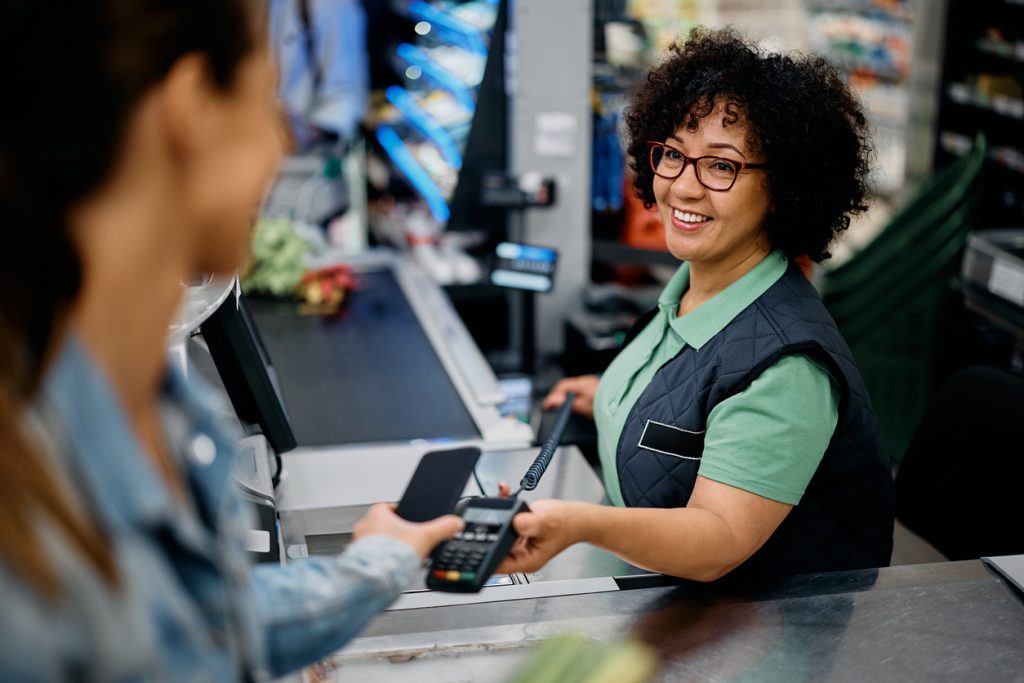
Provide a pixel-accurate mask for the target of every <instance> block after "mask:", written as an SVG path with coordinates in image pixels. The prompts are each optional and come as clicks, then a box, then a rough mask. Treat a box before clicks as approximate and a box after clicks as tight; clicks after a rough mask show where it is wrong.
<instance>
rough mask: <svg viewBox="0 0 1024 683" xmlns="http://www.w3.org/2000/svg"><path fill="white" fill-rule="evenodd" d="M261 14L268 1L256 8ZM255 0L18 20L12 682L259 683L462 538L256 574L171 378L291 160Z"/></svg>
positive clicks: (148, 2) (384, 544) (12, 186)
mask: <svg viewBox="0 0 1024 683" xmlns="http://www.w3.org/2000/svg"><path fill="white" fill-rule="evenodd" d="M261 5H262V8H261ZM265 14H266V6H265V3H259V2H255V1H254V0H116V1H115V0H105V1H103V0H93V1H90V2H83V1H81V0H68V1H66V2H59V3H53V2H46V3H43V2H38V0H8V1H6V2H4V3H3V4H2V5H0V64H3V69H4V76H3V83H4V88H3V90H4V97H5V99H4V105H3V107H0V243H2V247H0V605H2V608H0V680H3V681H64V680H75V681H142V680H145V681H149V680H160V681H232V680H264V679H267V678H269V677H271V676H274V675H279V674H283V673H286V672H288V671H292V670H295V669H297V668H299V667H301V666H303V665H306V664H309V663H312V662H314V661H316V660H317V659H319V658H321V657H323V656H325V655H327V654H328V653H330V652H332V651H334V650H336V649H337V648H339V647H340V646H341V645H342V644H344V643H345V642H346V641H347V640H348V639H349V638H351V637H352V636H353V635H354V634H355V633H357V632H358V631H359V630H360V629H361V628H362V627H363V626H364V625H365V624H366V623H367V622H368V621H369V619H370V618H372V617H373V616H374V615H375V614H377V613H378V612H380V610H382V609H383V608H384V607H385V606H386V605H387V604H388V603H389V602H391V601H392V600H393V599H394V598H395V597H397V595H398V594H399V592H400V591H401V590H402V589H403V588H405V587H406V586H407V585H408V584H409V583H410V582H411V580H412V579H413V578H414V577H415V576H417V574H418V572H419V569H420V566H421V562H422V559H423V557H424V556H425V555H426V554H427V553H428V552H429V551H430V549H431V548H432V547H433V546H435V545H436V544H437V543H439V542H440V541H442V540H443V539H445V538H448V537H450V536H451V535H453V534H454V533H455V532H456V531H458V530H459V529H460V528H461V527H462V522H461V520H459V519H458V518H456V517H454V516H447V517H443V518H440V519H438V520H434V521H433V522H430V523H426V524H411V523H408V522H405V521H403V520H401V519H399V518H398V517H397V516H396V515H395V514H394V512H392V510H391V509H390V508H388V507H387V506H377V507H375V508H373V509H372V510H371V511H370V513H369V514H368V515H367V516H366V517H365V518H364V519H363V520H361V521H360V522H359V523H358V524H357V526H356V528H355V537H356V540H355V542H354V543H352V544H351V546H350V547H349V549H348V550H347V551H346V552H344V553H342V554H341V555H340V556H338V557H336V558H334V559H326V558H320V559H311V560H308V561H305V562H297V563H292V564H290V565H289V566H288V567H281V566H271V565H262V566H259V567H256V568H252V567H250V566H249V564H248V563H247V559H246V556H245V553H244V551H243V544H242V538H243V530H244V526H243V525H244V516H243V511H242V508H241V507H240V503H239V499H238V498H237V496H236V495H235V490H234V484H233V481H232V478H231V475H230V472H231V460H232V453H233V443H234V439H233V436H232V435H230V434H228V433H226V432H225V431H224V430H223V428H222V427H221V426H220V425H219V424H218V423H217V421H216V420H215V419H214V414H215V411H214V409H213V408H212V407H211V399H210V396H209V395H207V394H206V393H205V392H202V391H200V390H199V389H198V388H197V387H196V386H194V385H193V384H192V383H191V382H190V383H186V382H185V381H184V379H183V378H182V376H181V375H180V374H178V373H176V372H173V371H171V369H170V368H169V367H168V365H167V363H166V360H165V344H166V335H167V330H168V325H169V324H170V322H171V320H172V318H173V316H174V314H175V310H176V308H177V307H178V305H179V303H180V300H181V297H182V291H183V290H182V286H181V282H182V281H184V280H187V279H190V278H191V277H192V276H193V275H194V274H195V273H197V272H200V271H202V272H214V273H228V272H232V271H234V270H235V269H236V268H237V267H238V266H239V262H240V260H241V258H242V255H243V253H244V252H245V249H246V245H247V242H248V235H249V226H250V225H251V220H252V216H253V214H254V212H255V210H256V208H257V206H258V205H259V202H260V198H261V195H262V193H263V191H264V190H265V187H266V184H267V182H268V181H269V180H270V178H271V176H272V175H273V173H274V171H275V168H276V165H277V162H278V160H279V157H280V154H281V149H280V144H279V142H278V140H279V139H280V136H279V133H280V130H279V129H278V126H279V124H280V122H281V117H280V115H279V114H278V112H277V111H276V108H275V102H274V77H273V76H274V71H273V65H272V62H271V60H270V58H269V56H268V49H267V47H266V46H267V43H268V40H267V37H266V34H265V31H266V28H265V26H264V23H265V21H264V15H265Z"/></svg>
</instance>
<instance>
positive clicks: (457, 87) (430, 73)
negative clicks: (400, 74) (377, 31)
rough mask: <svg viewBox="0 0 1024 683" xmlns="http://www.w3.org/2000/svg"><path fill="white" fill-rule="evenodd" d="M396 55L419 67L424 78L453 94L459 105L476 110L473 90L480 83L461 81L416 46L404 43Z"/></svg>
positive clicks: (396, 49)
mask: <svg viewBox="0 0 1024 683" xmlns="http://www.w3.org/2000/svg"><path fill="white" fill-rule="evenodd" d="M395 54H396V55H397V56H398V57H399V59H401V60H402V61H404V62H405V63H406V64H409V65H410V66H415V67H418V68H419V69H420V70H421V71H422V73H423V75H424V76H426V77H427V78H429V79H430V80H432V81H433V82H434V83H437V84H438V85H439V86H440V87H442V88H444V89H445V90H447V91H448V92H449V93H451V95H452V96H453V97H454V98H455V99H456V101H458V103H459V105H461V106H462V107H464V108H465V109H467V110H469V111H471V112H472V111H475V110H476V101H475V99H474V97H473V92H472V89H473V88H474V87H475V86H476V85H478V83H466V82H464V81H462V80H460V79H459V78H458V77H457V76H455V74H453V73H451V72H450V71H448V70H447V69H445V68H444V67H443V66H441V65H440V64H438V63H437V62H436V61H434V60H433V59H431V57H430V55H428V54H427V52H425V51H424V50H422V49H421V48H418V47H416V46H415V45H410V44H409V43H402V44H401V45H399V46H398V47H397V48H395Z"/></svg>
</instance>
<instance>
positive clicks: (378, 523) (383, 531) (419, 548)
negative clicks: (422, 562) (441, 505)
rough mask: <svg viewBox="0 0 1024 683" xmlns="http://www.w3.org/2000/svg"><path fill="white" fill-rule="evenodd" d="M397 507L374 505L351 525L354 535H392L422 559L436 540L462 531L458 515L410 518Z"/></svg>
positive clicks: (355, 536) (356, 536)
mask: <svg viewBox="0 0 1024 683" xmlns="http://www.w3.org/2000/svg"><path fill="white" fill-rule="evenodd" d="M396 507H397V506H396V505H394V504H387V503H377V504H376V505H374V506H372V507H371V508H370V510H369V511H368V512H367V513H366V516H365V517H363V518H362V519H360V520H359V521H358V522H356V524H355V526H354V527H353V528H352V538H353V539H355V540H359V539H360V538H364V537H366V536H390V537H391V538H396V539H398V540H399V541H402V542H404V543H405V544H407V545H408V546H410V547H411V548H412V549H413V550H415V551H416V554H417V555H419V556H420V559H426V557H427V555H429V554H430V551H431V550H433V549H434V548H435V547H436V546H437V544H439V543H440V542H441V541H445V540H448V539H449V538H451V537H452V536H454V535H455V534H456V533H458V532H459V531H462V527H463V526H464V524H463V521H462V518H461V517H458V516H457V515H444V516H443V517H438V518H437V519H432V520H430V521H429V522H422V523H416V522H409V521H406V520H404V519H402V518H401V517H399V516H398V515H396V514H395V508H396Z"/></svg>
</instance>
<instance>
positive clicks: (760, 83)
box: [625, 28, 871, 262]
mask: <svg viewBox="0 0 1024 683" xmlns="http://www.w3.org/2000/svg"><path fill="white" fill-rule="evenodd" d="M718 105H724V106H725V116H724V118H723V125H735V124H737V123H742V124H745V125H746V126H747V135H746V138H747V142H748V143H749V144H750V146H751V148H752V149H753V150H754V151H755V152H758V153H760V154H761V155H763V157H764V160H765V161H767V162H768V167H767V168H766V169H765V182H766V183H767V189H768V192H769V195H770V197H771V209H770V210H769V214H768V217H767V219H766V221H765V224H764V230H765V233H766V235H767V237H768V239H769V240H770V241H771V243H772V245H773V246H774V247H776V248H778V249H781V250H782V251H783V252H784V253H785V254H786V255H787V256H789V257H791V258H792V257H794V256H800V255H807V256H809V257H810V258H811V259H812V260H814V261H816V262H820V261H823V260H825V259H827V258H829V256H831V254H829V252H828V245H829V243H831V242H832V240H833V239H834V238H835V236H836V235H838V234H839V233H840V232H842V231H843V230H845V229H846V228H847V227H849V225H850V216H851V215H853V214H855V213H858V212H860V211H863V210H864V209H866V208H867V207H866V205H865V200H866V198H867V193H868V188H867V175H868V170H869V158H870V155H871V147H870V143H869V142H868V133H867V122H866V120H865V117H864V112H863V110H862V109H861V105H860V102H859V101H858V100H857V98H856V96H854V94H853V93H852V92H851V91H850V89H849V88H848V87H847V86H846V84H845V83H844V82H843V80H842V79H841V78H840V76H839V74H838V73H837V72H836V70H835V68H834V67H832V65H831V64H829V63H828V62H827V61H825V60H824V59H822V58H821V57H816V56H813V55H797V56H787V55H779V54H764V53H762V52H761V51H760V50H759V49H758V48H757V47H756V46H754V45H752V44H751V43H749V42H748V41H746V40H744V39H743V38H742V37H741V36H740V35H739V34H738V33H736V32H735V31H734V30H732V29H721V30H708V29H702V28H698V29H694V30H693V31H692V32H691V33H690V35H689V38H688V39H687V40H686V41H685V42H677V43H675V44H674V45H673V46H672V47H671V48H670V53H669V57H668V59H666V60H665V61H664V62H662V63H661V64H660V65H659V66H657V67H656V68H654V69H653V70H652V71H651V72H650V73H649V74H648V75H647V79H646V81H645V82H644V83H642V84H641V85H640V86H639V87H638V88H637V89H636V90H635V91H634V93H633V95H632V98H631V102H630V105H629V107H628V108H627V110H626V113H625V120H626V126H627V129H628V133H629V144H628V147H627V153H628V155H629V165H630V168H632V169H633V172H634V176H633V186H634V188H635V190H636V193H637V196H639V197H640V199H641V200H643V203H644V206H646V207H647V208H650V207H651V206H652V205H654V203H655V202H654V188H653V181H654V173H653V171H652V170H651V167H650V164H649V163H648V150H647V141H648V140H656V141H662V140H665V139H666V138H667V137H668V136H669V135H671V134H672V133H673V132H674V131H675V130H676V129H677V128H678V127H679V126H680V125H683V124H685V125H686V126H687V128H688V129H689V130H691V131H695V130H697V128H698V127H699V125H700V119H702V118H704V117H705V116H708V115H709V114H711V113H712V112H713V111H715V108H716V106H718Z"/></svg>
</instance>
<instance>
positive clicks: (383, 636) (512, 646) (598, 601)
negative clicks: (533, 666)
mask: <svg viewBox="0 0 1024 683" xmlns="http://www.w3.org/2000/svg"><path fill="white" fill-rule="evenodd" d="M567 630H575V631H580V632H583V633H585V634H587V635H589V636H590V637H593V638H597V639H606V640H613V639H619V638H623V637H625V635H626V634H628V633H632V634H635V635H637V636H638V637H640V638H641V639H642V640H644V641H645V642H648V643H649V644H651V645H653V646H654V647H655V648H656V649H657V651H658V652H659V653H660V656H661V659H662V661H663V669H662V672H661V674H660V676H659V680H662V681H683V680H685V681H691V680H699V681H786V682H787V683H791V682H794V681H872V682H877V681H936V680H956V681H960V680H964V681H1024V602H1022V600H1021V595H1020V594H1019V593H1017V592H1016V591H1015V589H1013V588H1011V587H1010V586H1009V585H1008V584H1007V583H1005V582H1004V581H1003V580H1002V579H1001V578H998V577H997V576H996V575H994V574H993V573H991V572H990V571H989V570H987V569H986V568H985V567H984V566H983V565H982V564H981V563H980V562H977V561H969V562H957V563H940V564H930V565H915V566H905V567H894V568H889V569H882V570H870V571H855V572H840V573H834V574H819V575H812V576H806V577H796V578H793V579H790V580H788V581H786V582H784V583H781V584H778V585H776V586H774V587H771V588H762V589H759V590H743V589H740V588H728V587H711V586H702V585H698V584H682V585H679V586H669V587H652V588H640V589H636V590H619V591H610V592H601V593H592V594H584V595H572V596H562V597H544V598H534V599H524V600H517V601H511V602H502V603H494V604H477V605H457V606H446V607H433V608H429V609H418V610H405V611H401V612H389V613H385V614H384V615H382V616H381V617H379V618H378V619H377V620H376V621H375V622H373V623H372V624H371V626H370V627H369V629H368V630H367V631H366V632H365V633H364V635H363V636H362V637H361V638H359V639H357V640H356V641H354V642H353V643H351V644H350V645H349V647H348V648H346V649H345V650H343V651H342V652H341V653H339V654H337V655H335V656H334V657H333V658H332V659H330V660H329V661H328V662H327V663H326V664H325V666H324V667H322V668H321V673H322V674H323V676H324V678H323V679H322V680H339V681H378V682H384V681H417V683H430V682H431V681H445V682H447V683H452V682H455V681H473V682H478V683H486V682H490V681H495V682H497V681H503V680H507V679H508V678H509V676H510V675H511V673H512V672H513V671H515V670H516V668H517V667H518V666H520V664H521V662H522V661H523V658H524V657H525V656H526V655H527V654H528V651H529V648H530V647H531V646H533V645H534V644H535V643H536V642H537V641H538V640H540V639H542V638H545V637H548V636H550V635H553V634H556V633H562V632H565V631H567Z"/></svg>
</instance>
